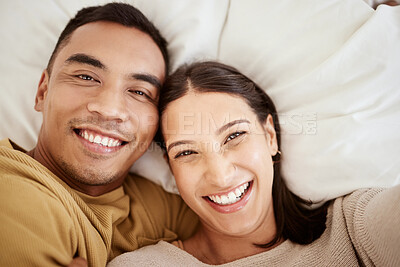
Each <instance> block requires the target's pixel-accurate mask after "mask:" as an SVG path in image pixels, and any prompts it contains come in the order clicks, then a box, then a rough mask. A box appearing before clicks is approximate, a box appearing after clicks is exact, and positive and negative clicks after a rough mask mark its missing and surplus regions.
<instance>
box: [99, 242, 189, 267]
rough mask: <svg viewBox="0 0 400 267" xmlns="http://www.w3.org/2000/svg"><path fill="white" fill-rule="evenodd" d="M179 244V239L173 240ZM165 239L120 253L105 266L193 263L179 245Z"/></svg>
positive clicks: (185, 264) (176, 266) (184, 264)
mask: <svg viewBox="0 0 400 267" xmlns="http://www.w3.org/2000/svg"><path fill="white" fill-rule="evenodd" d="M175 243H176V244H177V245H179V241H175ZM177 245H175V244H171V243H168V242H165V241H160V242H158V243H157V244H155V245H150V246H145V247H142V248H140V249H138V250H135V251H131V252H127V253H124V254H121V255H120V256H118V257H116V258H114V259H113V260H112V261H111V262H110V263H108V264H107V267H117V266H118V267H122V266H173V267H178V266H188V264H189V265H190V264H193V262H192V261H191V260H192V259H191V258H192V256H191V255H189V254H187V253H186V252H185V251H184V250H182V249H181V248H180V247H179V246H177Z"/></svg>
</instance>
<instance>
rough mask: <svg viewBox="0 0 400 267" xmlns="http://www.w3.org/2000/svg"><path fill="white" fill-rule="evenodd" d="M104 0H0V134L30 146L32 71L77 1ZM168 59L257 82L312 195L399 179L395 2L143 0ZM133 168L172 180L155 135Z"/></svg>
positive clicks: (170, 186)
mask: <svg viewBox="0 0 400 267" xmlns="http://www.w3.org/2000/svg"><path fill="white" fill-rule="evenodd" d="M106 2H111V1H88V0H87V1H79V0H73V1H62V0H56V1H55V0H41V1H24V0H14V1H1V2H0V10H1V11H0V12H1V15H0V25H1V26H0V36H2V41H1V42H0V51H1V53H2V57H3V58H2V60H1V62H0V72H1V73H2V79H1V80H0V92H1V95H2V96H3V97H2V100H1V105H0V119H1V121H2V125H3V126H2V127H0V138H6V137H10V138H12V139H13V140H14V141H16V142H17V143H18V144H20V145H22V146H23V147H25V148H26V149H31V148H33V147H34V145H35V143H36V140H37V134H38V132H39V129H40V125H41V121H42V118H41V114H40V113H37V112H35V111H34V109H33V105H34V98H35V93H36V87H37V83H38V81H39V78H40V74H41V72H42V70H43V69H44V68H45V67H46V64H47V61H48V59H49V57H50V54H51V52H52V50H53V48H54V45H55V43H56V41H57V38H58V36H59V34H60V32H61V30H62V29H63V27H64V26H65V24H66V23H67V22H68V20H69V19H70V18H71V17H73V16H74V15H75V13H76V11H77V10H79V9H80V8H82V7H83V6H88V5H94V4H102V3H106ZM125 2H128V3H132V4H133V5H134V6H136V7H138V8H139V9H140V10H142V11H143V13H144V14H145V15H146V16H148V17H149V19H150V20H152V21H153V22H154V23H155V25H156V26H157V27H158V28H159V29H160V31H161V32H162V34H163V35H164V36H165V37H166V39H167V41H168V42H169V51H170V52H171V64H172V68H173V69H175V68H176V67H177V66H178V65H180V64H181V63H183V62H187V61H194V60H202V59H219V60H220V61H222V62H225V63H228V64H232V65H234V66H236V67H237V68H239V69H240V70H241V71H242V72H244V73H245V74H247V75H249V76H250V77H251V78H252V79H254V80H255V81H256V82H257V83H259V85H260V86H261V87H262V88H264V89H266V90H267V92H268V93H269V94H270V95H271V97H272V98H273V100H274V101H275V103H276V105H277V108H278V112H279V115H280V119H281V126H282V130H283V132H284V133H283V134H282V149H281V150H282V153H283V172H284V175H285V177H286V180H287V181H288V184H289V187H290V188H291V189H292V190H293V191H294V192H295V193H297V194H299V195H301V196H303V197H305V198H310V199H313V200H320V199H330V198H333V197H336V196H339V195H342V194H345V193H348V192H350V191H352V190H354V189H357V188H360V187H365V186H390V185H393V184H396V183H400V181H399V180H400V177H399V173H400V172H399V170H400V164H399V163H400V162H399V159H398V157H397V156H398V151H397V150H398V148H399V145H400V142H399V137H397V136H398V133H399V132H400V131H399V130H400V124H399V119H398V118H399V113H400V109H399V108H398V107H399V98H400V97H399V91H400V90H398V86H399V84H400V80H399V79H400V78H399V77H400V76H399V75H398V74H397V73H396V71H397V72H398V70H399V69H400V68H399V64H400V51H399V49H400V46H399V45H398V44H399V41H400V36H399V35H400V34H399V28H400V9H399V8H389V7H380V8H378V10H377V11H376V12H374V11H373V10H372V9H371V8H370V7H369V6H368V5H367V4H366V3H365V2H363V1H362V0H351V1H340V0H325V1H318V0H304V1H291V0H280V1H272V0H264V1H258V0H247V1H228V0H218V1H215V0H202V1H198V0H169V1H164V0H140V1H125ZM132 171H134V172H137V173H139V174H141V175H143V176H145V177H147V178H149V179H151V180H153V181H155V182H157V183H159V184H161V185H163V186H164V188H166V189H167V190H168V191H174V192H176V186H175V183H174V181H173V178H172V175H171V173H170V172H169V168H168V166H167V164H166V163H165V162H164V160H163V158H162V153H161V151H160V149H159V148H158V147H157V146H155V145H153V146H152V147H150V150H149V151H148V152H146V154H145V155H144V156H143V157H142V158H141V159H139V160H138V161H137V162H136V163H135V164H134V166H133V167H132Z"/></svg>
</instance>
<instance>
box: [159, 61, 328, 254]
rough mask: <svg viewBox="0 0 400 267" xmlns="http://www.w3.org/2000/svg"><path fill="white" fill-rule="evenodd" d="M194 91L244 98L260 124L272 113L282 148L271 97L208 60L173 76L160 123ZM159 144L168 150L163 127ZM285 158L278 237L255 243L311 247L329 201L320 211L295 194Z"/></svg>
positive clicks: (277, 174) (277, 205)
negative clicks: (288, 180) (288, 183)
mask: <svg viewBox="0 0 400 267" xmlns="http://www.w3.org/2000/svg"><path fill="white" fill-rule="evenodd" d="M190 91H194V92H199V93H206V92H218V93H225V94H229V95H233V96H237V97H240V98H241V99H243V100H244V101H245V102H246V103H247V104H248V105H249V107H250V108H251V109H252V110H253V112H254V113H255V114H256V115H257V119H258V121H259V122H260V123H261V124H263V123H264V122H265V120H266V119H267V117H268V115H269V114H271V115H272V117H273V121H274V128H275V131H276V138H277V143H278V147H280V142H281V138H280V127H279V118H278V115H277V111H276V108H275V105H274V103H273V102H272V100H271V98H270V97H269V96H268V95H267V94H266V93H265V92H264V90H262V89H261V88H260V87H259V86H258V85H257V84H256V83H255V82H253V81H252V80H251V79H249V78H248V77H247V76H245V75H244V74H242V73H241V72H239V71H238V70H237V69H235V68H233V67H231V66H227V65H225V64H222V63H218V62H213V61H207V62H197V63H193V64H191V65H183V66H181V67H180V68H178V69H177V70H176V71H175V72H174V73H173V74H171V76H169V77H168V78H167V80H166V82H165V84H164V87H163V89H162V90H161V94H160V101H159V103H158V109H159V115H160V121H161V119H162V115H163V113H164V112H165V110H166V108H167V107H168V105H169V104H170V103H171V102H173V101H175V100H177V99H179V98H181V97H183V96H184V95H186V94H188V92H190ZM155 141H156V142H157V143H158V144H160V146H161V147H162V148H163V149H164V150H165V143H164V139H163V134H162V127H159V130H158V133H157V135H156V137H155ZM280 157H281V155H280V154H279V153H277V154H276V155H275V156H273V157H272V158H273V160H274V181H273V185H272V199H273V206H274V213H275V219H276V227H277V232H276V235H275V237H274V238H273V239H272V240H271V241H270V242H268V243H266V244H255V245H256V246H259V247H263V248H267V247H271V246H273V245H275V244H276V243H277V242H279V241H280V240H282V239H289V240H291V241H292V242H295V243H298V244H310V243H311V242H313V241H314V240H316V239H317V238H319V237H320V236H321V235H322V233H323V232H324V231H325V228H326V226H325V222H326V215H327V208H328V205H329V201H328V202H326V203H325V204H323V205H322V206H321V207H319V208H316V209H310V207H309V206H310V205H311V204H313V203H312V202H311V201H307V200H305V199H302V198H301V197H299V196H297V195H295V194H293V193H292V192H291V191H290V190H289V189H288V187H287V186H286V183H285V180H284V179H283V177H282V175H281V163H280V159H281V158H280Z"/></svg>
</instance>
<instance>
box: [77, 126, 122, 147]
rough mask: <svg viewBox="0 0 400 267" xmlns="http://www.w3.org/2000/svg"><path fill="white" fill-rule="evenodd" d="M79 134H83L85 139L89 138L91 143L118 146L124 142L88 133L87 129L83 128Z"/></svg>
mask: <svg viewBox="0 0 400 267" xmlns="http://www.w3.org/2000/svg"><path fill="white" fill-rule="evenodd" d="M79 135H80V136H82V137H83V138H84V139H85V140H88V141H89V142H90V143H94V144H99V145H102V146H108V147H116V146H119V145H121V143H122V142H121V141H120V140H117V139H114V138H111V137H105V136H100V135H96V134H92V133H88V132H87V131H86V130H81V131H80V132H79Z"/></svg>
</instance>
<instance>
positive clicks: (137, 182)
mask: <svg viewBox="0 0 400 267" xmlns="http://www.w3.org/2000/svg"><path fill="white" fill-rule="evenodd" d="M124 185H125V186H127V187H129V188H135V189H136V190H138V191H139V192H140V193H141V194H148V193H155V194H162V195H175V194H171V193H168V192H166V191H165V190H164V189H163V188H162V187H161V186H160V185H158V184H156V183H154V182H153V181H150V180H149V179H146V178H144V177H142V176H139V175H137V174H134V173H129V174H128V176H127V178H126V179H125V182H124Z"/></svg>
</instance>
